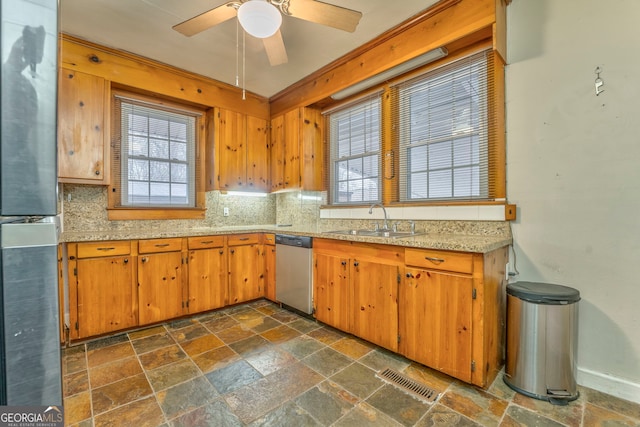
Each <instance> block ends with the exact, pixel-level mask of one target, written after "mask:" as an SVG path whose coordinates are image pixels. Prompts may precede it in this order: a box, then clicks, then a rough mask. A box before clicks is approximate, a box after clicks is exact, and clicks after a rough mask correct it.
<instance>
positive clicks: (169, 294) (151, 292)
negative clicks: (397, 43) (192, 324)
mask: <svg viewBox="0 0 640 427" xmlns="http://www.w3.org/2000/svg"><path fill="white" fill-rule="evenodd" d="M180 241H181V239H154V240H146V241H143V240H141V241H140V242H139V244H138V245H139V252H140V254H139V255H138V299H139V303H140V312H139V321H140V325H147V324H149V323H155V322H161V321H163V320H167V319H171V318H174V317H179V316H182V315H183V314H186V310H185V304H184V301H185V298H184V297H183V269H182V265H183V255H182V252H181V250H180V249H181V247H182V245H181V242H180ZM154 248H156V249H154ZM170 249H178V250H173V251H170V252H153V251H154V250H158V251H161V250H170Z"/></svg>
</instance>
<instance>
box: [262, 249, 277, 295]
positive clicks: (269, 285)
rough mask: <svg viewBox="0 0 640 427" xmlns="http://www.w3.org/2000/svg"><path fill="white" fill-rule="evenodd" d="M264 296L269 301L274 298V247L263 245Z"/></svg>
mask: <svg viewBox="0 0 640 427" xmlns="http://www.w3.org/2000/svg"><path fill="white" fill-rule="evenodd" d="M263 253H264V275H265V280H264V283H265V286H264V296H265V297H266V298H267V299H268V300H271V301H275V300H276V247H275V246H274V245H264V249H263Z"/></svg>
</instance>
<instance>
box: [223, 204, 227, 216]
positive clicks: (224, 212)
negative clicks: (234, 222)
mask: <svg viewBox="0 0 640 427" xmlns="http://www.w3.org/2000/svg"><path fill="white" fill-rule="evenodd" d="M222 216H229V208H228V207H226V206H225V207H224V208H222Z"/></svg>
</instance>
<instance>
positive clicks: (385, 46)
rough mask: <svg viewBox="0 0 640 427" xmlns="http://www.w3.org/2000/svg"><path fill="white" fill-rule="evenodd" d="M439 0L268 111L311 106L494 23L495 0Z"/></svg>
mask: <svg viewBox="0 0 640 427" xmlns="http://www.w3.org/2000/svg"><path fill="white" fill-rule="evenodd" d="M501 1H503V0H442V1H441V2H439V3H436V5H434V6H432V7H431V8H429V9H427V10H426V11H425V12H423V13H422V14H420V15H417V16H415V17H413V18H411V19H409V20H408V21H405V22H404V23H403V24H401V25H400V26H398V27H395V28H394V29H392V30H390V31H388V32H386V33H384V34H383V35H381V36H380V37H378V38H376V39H375V40H373V41H371V42H369V43H367V44H365V45H363V46H361V47H360V48H358V49H356V50H354V51H353V52H351V53H349V54H347V55H345V56H343V57H341V58H340V59H338V60H336V61H334V62H333V63H331V64H329V65H328V66H326V67H325V68H323V69H321V70H319V71H317V72H316V73H313V74H311V75H310V76H308V77H306V78H304V79H303V80H301V81H299V82H298V83H295V84H293V85H291V86H289V87H288V88H287V89H285V90H284V91H282V92H280V93H278V94H276V95H274V96H273V97H271V98H270V100H269V101H270V105H271V115H272V116H277V115H279V114H282V113H284V112H286V111H289V110H291V109H294V108H297V107H303V106H308V105H313V104H314V103H316V102H318V101H321V100H323V99H324V98H327V97H329V96H330V95H331V94H332V93H335V92H337V91H339V90H341V89H344V88H346V87H349V86H351V85H353V84H355V83H358V82H359V81H362V80H364V79H367V78H369V77H371V76H374V75H376V74H378V73H380V72H383V71H385V70H388V69H389V68H392V67H394V66H396V65H398V64H400V63H403V62H406V61H407V60H409V59H412V58H414V57H416V56H418V55H421V54H423V53H426V52H428V51H430V50H432V49H435V48H438V47H442V46H446V45H448V44H450V43H453V42H455V41H456V40H459V39H462V38H465V37H468V36H469V35H471V34H474V33H476V32H478V31H483V30H486V29H487V28H488V29H491V28H492V26H493V25H494V24H495V22H496V8H497V6H496V2H501Z"/></svg>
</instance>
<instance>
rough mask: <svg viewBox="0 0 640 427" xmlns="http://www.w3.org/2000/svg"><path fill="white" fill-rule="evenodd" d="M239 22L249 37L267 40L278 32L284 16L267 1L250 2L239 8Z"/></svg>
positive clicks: (254, 0)
mask: <svg viewBox="0 0 640 427" xmlns="http://www.w3.org/2000/svg"><path fill="white" fill-rule="evenodd" d="M238 21H240V25H242V28H244V30H245V31H246V32H247V33H249V35H252V36H253V37H257V38H259V39H266V38H268V37H271V36H272V35H274V34H275V33H276V31H278V29H279V28H280V25H281V24H282V15H281V14H280V11H279V10H278V9H277V8H276V7H275V6H274V5H272V4H271V3H269V2H268V1H266V0H249V1H246V2H244V3H242V4H241V5H240V7H239V8H238Z"/></svg>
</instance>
